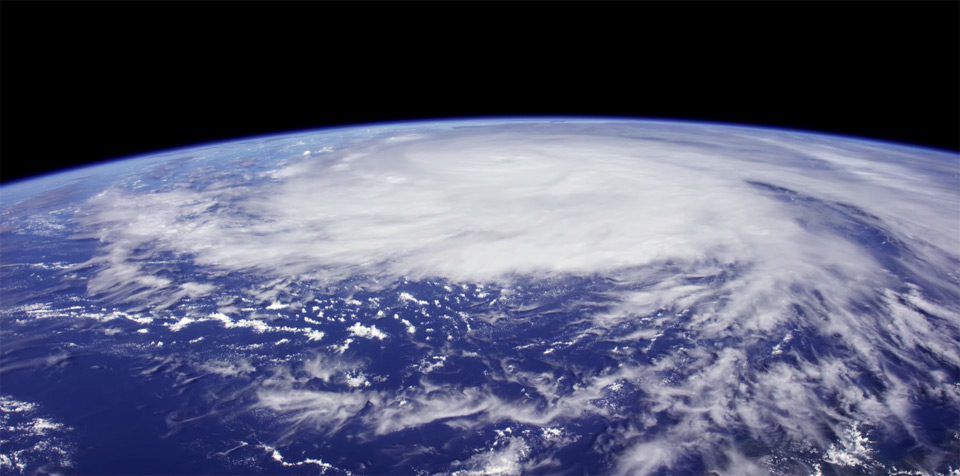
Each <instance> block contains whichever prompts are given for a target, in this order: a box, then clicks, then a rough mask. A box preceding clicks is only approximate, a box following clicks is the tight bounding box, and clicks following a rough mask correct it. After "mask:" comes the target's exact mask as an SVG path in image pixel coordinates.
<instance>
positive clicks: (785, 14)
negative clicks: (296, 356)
mask: <svg viewBox="0 0 960 476" xmlns="http://www.w3.org/2000/svg"><path fill="white" fill-rule="evenodd" d="M0 21H2V25H0V34H2V39H0V61H2V63H0V71H2V80H0V88H2V90H0V106H2V117H0V124H2V140H0V146H2V151H0V157H2V159H0V160H2V162H0V180H2V181H3V182H9V181H11V180H15V179H18V178H23V177H26V176H31V175H36V174H40V173H45V172H49V171H51V170H57V169H60V168H63V167H70V166H76V165H79V164H83V163H87V162H92V161H100V160H108V159H112V158H118V157H124V156H130V155H135V154H142V153H146V152H149V151H153V150H158V149H165V148H172V147H182V146H186V145H190V144H196V143H203V142H210V141H217V140H224V139H230V138H241V137H245V136H250V135H259V134H268V133H273V132H283V131H290V130H297V129H311V128H320V127H324V126H331V125H348V124H355V123H369V122H382V121H396V120H407V119H419V118H444V117H459V116H520V115H565V116H570V115H600V116H610V115H614V116H626V117H646V118H673V119H691V120H706V121H716V122H732V123H741V124H750V125H761V126H764V125H765V126H774V127H782V128H795V129H802V130H810V131H821V132H830V133H835V134H843V135H854V136H861V137H866V138H874V139H882V140H887V141H894V142H904V143H910V144H916V145H922V146H927V147H935V148H941V149H948V150H955V151H956V150H960V137H958V136H960V2H902V3H901V2H881V3H870V2H851V3H843V2H812V3H780V2H773V3H759V2H743V3H726V2H711V3H692V2H677V3H630V2H613V3H600V2H595V3H579V2H557V3H548V2H529V3H526V2H490V3H465V2H464V3H461V2H454V3H439V2H437V3H432V2H427V3H404V2H391V3H372V2H356V3H328V2H318V3H306V2H290V3H260V2H235V3H230V2H209V3H203V2H168V3H148V2H132V3H120V2H101V3H88V2H68V3H56V2H39V3H27V2H17V1H4V2H2V4H0Z"/></svg>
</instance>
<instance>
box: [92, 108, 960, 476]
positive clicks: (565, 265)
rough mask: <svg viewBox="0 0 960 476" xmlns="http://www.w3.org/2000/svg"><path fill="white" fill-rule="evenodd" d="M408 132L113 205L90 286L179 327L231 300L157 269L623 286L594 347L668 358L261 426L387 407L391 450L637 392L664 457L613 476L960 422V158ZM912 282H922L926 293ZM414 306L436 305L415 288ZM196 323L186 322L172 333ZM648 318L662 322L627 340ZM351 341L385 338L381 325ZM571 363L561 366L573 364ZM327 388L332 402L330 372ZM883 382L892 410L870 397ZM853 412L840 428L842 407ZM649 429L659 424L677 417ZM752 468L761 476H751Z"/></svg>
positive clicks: (321, 405) (339, 402)
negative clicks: (170, 264) (600, 344)
mask: <svg viewBox="0 0 960 476" xmlns="http://www.w3.org/2000/svg"><path fill="white" fill-rule="evenodd" d="M389 137H390V135H389V134H388V135H386V136H382V137H374V138H373V139H370V140H367V141H365V142H358V143H356V144H354V145H352V146H350V147H346V148H342V150H338V151H337V152H334V153H331V154H328V155H326V156H324V157H323V158H322V159H321V158H319V157H318V158H315V159H309V160H307V159H304V160H301V161H296V160H293V161H291V165H289V166H286V167H284V168H282V169H279V170H275V171H273V173H271V175H270V176H271V177H272V178H273V180H272V181H269V182H266V183H262V184H258V185H253V186H244V187H209V188H207V189H202V190H201V189H190V188H187V187H182V188H172V189H168V190H165V191H162V192H152V193H136V192H128V191H120V190H111V191H108V192H105V193H104V194H101V195H100V196H98V197H96V198H94V199H93V200H91V201H90V202H89V203H87V205H86V207H85V210H84V215H83V219H82V220H83V222H84V223H85V224H86V225H87V226H89V228H90V230H91V233H93V234H94V235H95V236H96V237H97V238H98V239H100V240H101V243H102V249H101V253H100V254H99V255H98V257H97V258H95V259H94V260H92V261H91V262H89V263H87V265H88V266H93V267H94V268H93V269H94V270H95V276H94V278H92V279H91V280H89V282H88V290H89V291H90V292H91V293H92V294H94V295H97V296H102V297H106V298H110V299H114V300H127V301H129V302H151V303H153V304H155V305H156V306H158V307H160V308H162V307H164V306H172V305H174V304H175V303H176V302H177V301H178V300H180V299H182V298H184V297H187V298H193V297H197V296H205V295H208V294H212V293H214V292H215V290H214V289H213V288H212V287H211V285H207V284H198V283H197V282H196V281H188V282H178V281H176V280H174V279H172V278H167V277H161V276H156V275H154V274H151V272H150V271H149V269H148V268H147V267H145V265H144V264H143V263H144V260H143V258H146V257H150V256H151V255H159V254H161V253H173V254H174V255H176V256H179V257H183V258H184V259H190V260H192V261H193V262H194V264H196V265H199V266H200V269H201V270H205V271H207V272H210V273H213V274H216V273H226V272H248V273H252V274H256V275H259V276H264V277H265V279H268V280H275V281H272V282H275V283H280V282H287V281H298V282H315V283H318V284H319V285H326V284H333V283H336V282H337V281H338V280H341V279H344V278H348V277H353V276H356V275H367V276H370V277H371V278H372V279H376V280H379V282H380V283H391V282H395V281H397V280H400V279H401V278H404V277H405V278H408V279H410V280H418V279H428V278H429V279H433V278H439V279H445V280H449V281H450V282H452V283H457V284H461V283H471V284H477V283H483V282H486V283H495V284H498V285H500V286H501V287H502V288H509V287H510V286H511V285H512V284H514V283H515V282H517V281H518V280H526V281H531V282H542V281H543V280H546V279H550V278H563V277H569V276H575V277H601V278H604V279H607V280H609V282H610V283H612V284H611V285H610V287H609V289H607V290H604V292H603V293H602V295H600V296H591V297H590V299H595V300H597V301H598V302H600V303H602V304H603V305H604V306H603V307H600V308H598V309H599V310H593V311H591V312H589V313H585V314H584V315H583V318H584V319H585V320H588V321H589V322H592V323H593V324H594V325H593V326H592V327H593V328H592V329H591V332H593V333H595V334H597V335H598V336H599V337H600V338H604V339H606V338H609V339H610V340H616V341H617V342H618V344H623V345H633V344H632V343H631V342H629V341H636V342H637V344H636V348H638V349H640V348H645V349H647V350H648V351H650V352H651V353H654V352H661V353H660V354H657V355H656V356H655V358H651V361H650V362H648V363H647V364H644V365H633V364H631V365H624V366H623V367H618V368H616V369H615V370H613V371H611V372H610V373H609V374H605V375H596V376H591V375H585V376H584V381H583V382H581V383H580V385H579V386H578V387H576V388H574V389H573V390H571V391H568V392H560V390H559V389H560V388H561V387H560V384H559V383H558V382H557V381H556V380H555V379H553V377H550V376H548V377H543V376H540V375H532V374H530V375H528V374H524V373H523V372H516V373H508V372H502V373H499V374H498V373H496V372H494V374H492V375H491V376H490V378H491V379H501V380H511V379H512V381H516V382H517V383H519V384H521V385H523V386H524V388H525V389H529V390H530V391H531V392H533V391H535V392H538V393H540V394H541V395H544V396H549V397H551V399H550V401H549V404H548V405H544V406H541V407H536V406H533V405H525V404H519V403H516V402H511V401H502V400H500V399H498V398H496V397H494V396H493V395H492V394H491V393H490V392H489V391H488V390H486V389H480V388H473V389H470V388H465V389H440V390H436V389H434V391H433V392H432V393H431V392H426V391H424V392H423V393H418V392H417V391H414V390H411V391H409V392H407V393H405V394H404V395H400V396H397V400H396V401H401V399H402V401H405V402H408V403H406V404H404V405H399V404H396V405H394V404H392V402H394V400H393V399H389V398H386V397H381V396H380V395H379V394H377V393H375V392H362V391H361V390H359V389H358V390H357V391H355V392H352V393H332V392H318V391H312V390H305V389H286V390H284V391H285V392H286V393H284V392H281V391H280V390H276V391H274V390H269V389H264V390H261V391H260V392H259V393H258V396H259V398H260V402H261V406H262V407H263V408H269V409H272V410H275V411H278V412H281V413H285V414H287V415H288V416H289V418H291V419H292V420H294V421H297V422H301V423H306V422H313V423H315V424H317V425H318V426H320V427H324V428H330V427H336V426H338V425H341V424H343V422H345V421H346V420H347V419H349V418H352V416H353V415H356V413H357V412H359V410H360V409H361V408H363V407H362V405H363V404H365V403H366V402H367V401H370V402H373V403H374V408H373V409H372V410H370V411H369V413H366V414H365V416H364V417H363V419H364V422H365V423H366V425H367V428H368V429H369V431H370V432H371V433H372V434H374V435H379V434H384V433H389V432H393V431H398V430H400V429H403V428H409V427H412V426H419V425H423V424H425V423H428V422H431V421H436V420H441V419H450V420H452V419H457V418H461V417H464V420H465V417H470V418H473V419H474V420H473V421H475V422H477V423H480V422H490V421H496V420H498V419H511V420H514V421H520V422H525V423H529V424H551V425H553V424H556V423H557V420H559V419H563V418H577V417H579V416H581V415H584V414H587V413H599V414H604V415H611V414H615V413H616V412H617V411H618V410H617V408H616V407H615V406H614V405H607V406H603V405H599V404H596V401H597V400H598V399H600V398H601V397H603V396H604V395H605V394H606V393H605V392H608V391H609V390H604V389H609V388H612V387H610V386H611V385H613V384H614V383H617V384H618V385H620V384H619V383H618V382H629V383H631V384H632V385H636V386H637V387H638V388H640V390H641V391H642V393H643V395H644V399H645V400H644V401H645V402H647V403H649V405H650V408H649V410H650V413H651V414H653V413H657V412H665V413H667V414H669V416H670V420H671V421H673V423H671V424H669V425H667V426H661V427H659V428H658V433H657V437H656V438H655V439H653V440H643V439H637V438H634V437H635V436H636V435H628V434H626V433H624V434H619V435H617V436H616V437H617V438H621V439H622V443H623V444H624V445H625V446H624V447H625V448H626V450H625V451H624V453H623V457H622V459H621V460H620V461H619V462H618V463H617V466H616V467H617V468H619V469H620V470H621V471H622V472H625V473H632V474H648V473H651V472H654V471H656V470H657V469H658V468H660V467H664V466H667V467H669V466H670V465H673V464H675V463H676V462H677V461H680V460H682V458H681V457H682V456H684V455H687V454H690V453H697V452H701V453H703V452H708V451H721V449H720V448H721V447H722V444H723V443H722V442H721V441H719V439H717V437H716V436H712V435H714V434H713V433H711V431H710V430H711V429H715V428H718V427H724V428H725V427H740V428H743V429H744V431H746V432H747V433H749V434H750V435H751V437H752V438H755V439H757V440H758V441H761V442H766V443H768V444H772V443H771V442H772V441H779V440H776V438H774V437H773V436H771V434H773V433H772V432H773V430H772V429H777V430H776V431H777V432H782V435H780V434H778V435H779V436H782V437H783V438H785V439H786V440H787V441H790V442H793V443H795V444H797V445H806V446H804V448H806V449H808V450H810V451H820V452H828V453H829V452H830V451H831V450H830V448H834V450H832V451H833V453H829V454H832V455H834V456H830V458H832V459H833V460H835V461H841V460H842V458H841V456H840V455H841V453H840V452H839V451H841V449H843V448H847V446H844V443H843V442H838V441H834V440H836V438H834V436H833V435H843V434H844V431H846V430H845V429H847V428H850V425H852V424H853V423H854V422H856V421H862V422H864V423H865V424H875V425H885V424H891V425H892V424H897V425H902V426H903V427H905V428H908V429H911V428H913V426H914V425H916V422H915V421H914V419H912V418H911V412H912V411H913V409H914V405H915V404H914V403H913V402H915V398H916V397H917V395H920V394H921V393H924V392H932V393H933V394H938V395H943V396H944V397H943V398H945V399H948V401H952V402H958V401H960V394H958V393H960V390H958V388H957V387H956V385H955V383H956V382H955V379H954V381H953V382H951V380H950V378H949V377H947V378H940V379H939V380H937V379H934V378H927V377H926V376H929V375H939V374H934V373H929V372H925V371H926V370H929V369H931V368H939V367H941V366H942V363H944V362H945V363H948V364H950V365H953V366H958V365H960V352H958V351H957V348H958V347H957V336H958V335H960V309H958V306H957V304H956V303H957V302H960V292H958V288H957V284H956V282H957V281H956V269H955V268H956V264H957V263H958V262H960V239H958V237H960V220H958V215H957V210H960V188H958V186H957V184H956V181H955V180H954V179H952V178H951V177H955V176H956V174H957V173H958V167H957V162H956V158H955V157H953V156H945V155H938V154H936V153H933V152H926V151H913V150H908V149H899V148H894V147H885V148H879V147H878V146H876V145H872V144H868V143H863V142H854V141H847V142H844V141H832V140H831V139H823V138H815V137H810V136H795V135H791V134H786V133H779V132H758V131H747V130H744V129H728V128H722V127H714V126H706V125H698V126H691V125H669V124H604V125H585V124H554V125H531V126H518V125H517V126H489V127H467V128H463V129H459V130H452V131H441V132H437V131H434V132H429V131H428V132H421V133H418V134H416V135H406V136H403V137H404V140H389ZM881 242H882V243H881ZM191 279H195V278H191ZM285 280H287V281H285ZM905 281H910V282H912V283H914V286H913V287H909V288H906V289H905V285H904V282H905ZM274 288H275V287H271V288H270V289H267V287H265V288H264V290H263V291H262V293H263V296H261V297H262V298H263V299H265V301H264V302H266V300H267V299H269V300H271V301H272V300H275V299H276V293H277V292H278V291H276V290H275V289H274ZM451 289H453V288H451ZM495 289H496V288H495ZM271 293H273V294H271ZM417 294H420V293H419V291H418V292H417ZM420 297H426V298H427V299H431V297H429V296H423V295H421V296H420ZM399 299H400V301H401V303H404V304H407V303H414V304H417V305H419V306H426V305H428V304H429V303H428V302H427V301H425V300H420V299H419V298H418V297H415V296H413V294H411V293H409V292H404V293H400V294H399ZM497 299H500V298H497ZM277 302H279V301H277ZM495 302H496V301H491V305H492V304H493V303H495ZM270 307H271V308H273V307H274V305H271V306H270ZM487 307H490V306H487ZM688 311H689V312H688ZM491 312H493V311H491ZM866 316H869V318H866ZM930 316H933V317H930ZM474 317H477V318H478V319H481V320H482V319H484V318H485V317H487V316H485V315H479V316H474ZM209 318H211V319H217V320H219V321H220V322H221V323H222V324H223V325H224V326H225V327H228V328H229V327H241V326H246V327H251V328H252V329H253V330H258V331H261V332H262V331H266V330H267V328H268V327H269V325H268V324H266V323H265V322H263V321H260V320H251V319H236V320H235V319H234V318H231V317H229V316H227V315H226V314H223V313H217V314H211V315H210V316H209ZM502 318H503V316H501V315H497V316H496V317H495V318H491V319H490V321H489V322H486V324H488V325H491V326H494V325H496V320H497V319H502ZM181 322H182V323H183V325H186V324H188V323H189V322H187V321H184V320H181V321H178V322H177V323H176V324H173V325H172V326H179V325H180V323H181ZM314 322H319V321H314ZM637 322H642V323H644V326H638V325H635V326H634V328H632V330H631V332H630V333H629V334H619V335H611V333H613V332H614V330H615V329H616V328H617V327H618V326H622V325H624V323H626V324H627V325H631V324H633V323H637ZM403 323H404V325H406V326H407V329H408V332H411V333H413V332H415V328H414V327H413V325H412V324H411V323H410V322H409V321H406V320H405V321H403ZM423 326H424V328H429V327H428V326H429V324H427V323H424V324H423ZM171 328H173V327H171ZM177 328H179V327H177ZM665 330H666V331H674V332H673V334H675V337H672V338H674V339H676V340H680V341H681V343H678V344H675V345H673V344H671V345H673V347H667V348H665V349H664V350H659V349H661V348H663V347H664V346H665V345H667V344H658V345H657V346H654V342H653V341H654V340H656V339H660V338H663V339H668V338H671V337H669V336H666V337H664V331H665ZM303 331H304V332H310V330H309V329H304V330H303ZM348 331H349V332H350V333H351V335H352V336H354V337H358V338H367V339H371V338H376V339H380V340H383V339H385V338H386V337H387V334H386V333H385V332H383V331H381V330H380V329H377V327H376V326H373V325H371V326H369V327H368V326H364V325H362V324H360V323H359V322H355V323H354V324H353V325H352V326H350V327H349V328H348ZM424 332H426V331H424ZM788 332H790V333H791V334H789V335H792V336H794V337H792V338H790V339H786V338H785V337H784V336H785V335H787V333H788ZM308 335H309V334H308ZM624 335H627V336H628V337H626V338H624V337H623V336H624ZM564 338H566V337H564ZM805 338H806V339H810V340H816V339H822V340H829V341H830V342H831V343H832V345H834V347H835V348H837V349H839V348H841V347H840V344H842V345H843V347H842V349H843V350H842V352H841V351H838V352H835V353H828V354H824V355H816V354H815V353H809V352H806V353H805V352H804V351H803V348H804V346H808V347H809V346H812V345H814V344H812V343H811V342H809V341H805V340H804V339H805ZM352 342H353V340H352V339H346V340H344V341H342V343H341V344H340V345H339V346H334V347H335V350H337V351H339V352H340V353H341V354H342V353H343V352H344V351H345V350H346V349H347V347H348V346H349V345H350V343H352ZM702 342H711V343H715V344H716V347H710V346H700V345H699V343H702ZM767 342H769V343H770V346H769V347H768V348H766V349H765V350H764V352H763V355H764V358H765V359H767V358H770V359H773V360H771V361H769V362H765V363H764V365H763V366H759V365H758V364H757V362H756V361H755V360H751V359H755V357H752V356H751V354H749V353H748V352H747V351H746V350H745V349H747V348H748V347H749V346H750V345H756V346H760V347H762V346H763V345H765V343H767ZM778 343H779V344H778ZM774 345H776V347H774ZM551 349H554V350H552V351H551V353H550V354H547V355H545V356H543V357H544V358H545V359H548V358H554V357H555V356H557V355H558V354H562V353H563V349H562V348H561V347H551ZM542 350H546V347H544V348H543V349H542ZM542 350H541V352H542ZM894 360H896V365H898V366H899V365H902V366H905V367H906V368H907V369H908V370H907V371H905V372H903V374H904V376H902V377H896V376H894V375H892V374H890V373H889V372H886V371H885V370H884V369H885V368H887V367H888V366H890V365H892V363H893V362H894ZM334 368H335V369H336V371H340V369H339V368H336V367H335V366H334ZM311 369H313V370H312V371H311V374H312V375H314V376H315V377H317V378H320V379H321V380H324V381H327V380H328V379H330V377H331V375H332V373H330V372H333V371H334V370H322V366H317V367H316V368H314V367H311ZM941 373H942V372H941ZM863 377H870V378H873V379H876V380H878V381H879V382H881V383H882V385H878V388H880V387H882V388H883V390H873V391H871V392H866V391H854V390H851V389H859V388H860V384H859V383H858V382H860V381H862V378H863ZM424 385H426V384H424ZM554 397H555V398H554ZM831 398H836V402H837V405H840V406H841V407H843V408H842V411H840V410H838V409H837V408H836V407H834V406H832V405H829V404H827V403H825V401H826V400H829V399H831ZM651 414H645V415H643V416H638V417H637V418H642V419H643V421H644V422H650V421H657V420H656V418H654V417H653V416H651ZM460 424H465V423H460ZM651 425H652V424H651ZM643 426H648V425H647V423H643ZM637 431H640V430H637ZM851 441H852V440H851ZM831 444H833V445H834V446H832V447H831V446H830V445H831ZM866 444H867V443H864V445H866ZM724 451H725V450H724ZM843 451H846V450H843ZM854 453H855V452H854ZM854 453H850V452H849V451H847V452H846V453H844V454H854ZM730 454H731V455H732V456H730V458H728V459H729V460H730V461H734V460H736V461H740V460H737V459H736V458H739V456H736V455H737V454H736V453H735V452H733V453H730ZM856 454H859V453H856ZM491 461H492V460H491ZM510 461H512V460H510ZM476 463H477V464H476V465H474V466H476V468H482V467H484V466H483V464H480V462H479V461H477V462H476ZM484 464H485V463H484ZM737 464H738V465H739V466H738V467H742V468H745V469H744V471H747V470H748V469H749V470H750V471H753V469H750V468H752V467H751V466H750V465H751V464H752V463H750V462H744V461H740V462H739V463H737ZM471 467H473V466H471ZM720 469H722V468H720ZM478 470H479V469H478ZM718 470H719V469H718ZM794 470H798V469H797V468H794ZM724 471H727V470H724ZM730 471H733V470H730Z"/></svg>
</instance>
